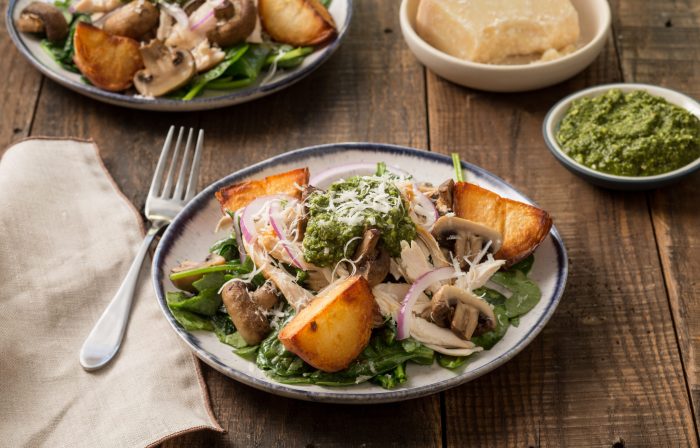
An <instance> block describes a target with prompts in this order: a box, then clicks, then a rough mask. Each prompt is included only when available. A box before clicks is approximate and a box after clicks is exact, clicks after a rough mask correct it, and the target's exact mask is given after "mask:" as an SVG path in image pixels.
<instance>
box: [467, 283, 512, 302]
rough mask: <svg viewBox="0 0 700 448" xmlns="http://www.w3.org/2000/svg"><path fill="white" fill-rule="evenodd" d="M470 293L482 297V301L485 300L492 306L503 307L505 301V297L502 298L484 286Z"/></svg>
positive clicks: (501, 295)
mask: <svg viewBox="0 0 700 448" xmlns="http://www.w3.org/2000/svg"><path fill="white" fill-rule="evenodd" d="M472 292H473V293H474V294H476V295H477V296H479V297H483V298H484V300H486V301H487V302H488V303H490V304H491V305H493V306H497V305H505V303H506V300H507V299H506V296H504V295H503V294H501V293H500V292H498V291H496V290H495V289H491V288H487V287H485V286H484V287H481V288H477V289H475V290H474V291H472Z"/></svg>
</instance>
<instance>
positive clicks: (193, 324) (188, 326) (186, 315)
mask: <svg viewBox="0 0 700 448" xmlns="http://www.w3.org/2000/svg"><path fill="white" fill-rule="evenodd" d="M170 312H171V313H172V314H173V317H174V318H175V320H177V321H178V322H179V323H180V325H182V327H183V328H184V329H185V330H187V331H196V330H204V331H212V330H214V326H213V325H212V323H211V321H209V320H207V319H205V318H203V317H202V316H198V315H197V314H195V313H190V312H189V311H184V310H176V309H175V310H174V309H172V308H170Z"/></svg>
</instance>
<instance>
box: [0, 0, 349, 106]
mask: <svg viewBox="0 0 700 448" xmlns="http://www.w3.org/2000/svg"><path fill="white" fill-rule="evenodd" d="M32 1H33V0H10V3H9V5H8V7H7V11H6V14H5V23H6V24H7V30H8V32H9V34H10V37H11V38H12V42H14V44H15V46H16V47H17V49H18V50H19V52H20V53H21V54H22V55H23V56H24V57H25V58H27V60H28V61H29V62H30V63H31V64H32V65H33V66H34V67H36V69H38V70H39V71H40V72H41V73H43V74H44V75H46V76H47V77H49V78H51V79H52V80H54V81H56V82H57V83H59V84H61V85H63V86H65V87H68V88H69V89H71V90H74V91H76V92H78V93H81V94H83V95H86V96H88V97H90V98H94V99H96V100H98V101H103V102H105V103H109V104H114V105H117V106H123V107H129V108H132V109H145V110H156V111H167V112H185V111H193V110H209V109H217V108H220V107H226V106H233V105H235V104H240V103H245V102H248V101H252V100H254V99H257V98H261V97H263V96H266V95H269V94H271V93H274V92H277V91H279V90H282V89H284V88H286V87H289V86H291V85H292V84H294V83H296V82H297V81H299V80H301V79H302V78H304V77H305V76H307V75H309V74H310V73H311V72H313V71H314V70H316V69H317V68H318V67H319V66H321V64H323V63H324V62H325V61H326V60H328V58H329V57H331V55H332V54H333V53H334V52H335V50H337V49H338V46H339V45H340V42H341V41H342V40H343V38H344V37H345V35H346V34H347V31H348V27H349V26H350V19H351V17H352V0H333V1H332V2H331V4H330V6H329V7H328V11H329V12H330V14H331V16H333V20H334V21H335V23H336V26H337V27H338V36H337V37H336V38H335V40H333V41H332V42H330V43H329V44H327V45H325V46H323V47H320V48H318V49H316V51H314V52H313V53H312V54H310V55H308V56H307V57H306V58H305V59H304V62H303V63H302V64H301V65H299V66H298V67H296V68H293V69H289V70H279V71H278V72H277V73H276V74H275V76H274V77H273V78H272V79H270V80H268V81H267V82H266V83H265V84H264V85H260V80H261V79H262V78H264V76H263V75H264V74H263V75H261V76H260V77H259V78H258V82H256V83H255V84H252V85H250V86H248V87H244V88H242V89H239V90H235V91H230V92H224V91H213V90H209V91H204V93H203V94H202V95H201V96H199V97H197V98H195V99H193V100H189V101H183V100H177V99H169V98H155V99H149V98H143V97H140V96H137V95H134V94H130V93H118V92H108V91H106V90H102V89H100V88H97V87H95V86H92V85H88V84H85V83H84V82H83V81H82V80H81V79H80V74H77V73H72V72H70V71H68V70H65V69H64V68H62V67H61V66H59V65H58V64H57V63H56V61H54V60H53V59H52V58H51V56H49V54H48V53H47V52H46V51H44V50H43V49H42V48H41V45H40V42H41V40H40V39H39V38H37V37H36V36H32V35H29V34H26V33H20V32H19V31H17V29H16V28H15V19H17V18H18V17H19V15H20V12H21V11H22V9H24V7H25V6H27V5H28V4H29V3H31V2H32Z"/></svg>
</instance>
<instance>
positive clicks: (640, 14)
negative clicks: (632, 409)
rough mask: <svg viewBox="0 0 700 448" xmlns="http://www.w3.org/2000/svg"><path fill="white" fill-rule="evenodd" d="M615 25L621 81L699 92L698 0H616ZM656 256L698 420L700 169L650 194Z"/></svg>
mask: <svg viewBox="0 0 700 448" xmlns="http://www.w3.org/2000/svg"><path fill="white" fill-rule="evenodd" d="M616 9H617V18H618V19H617V21H616V23H615V27H616V30H617V33H618V34H619V35H621V36H622V37H623V39H621V40H620V45H619V49H620V56H621V59H622V70H623V75H624V78H625V81H629V82H643V83H649V84H658V85H662V86H664V87H669V88H672V89H676V90H679V91H681V92H684V93H686V94H687V95H690V96H691V97H694V98H700V45H698V42H700V9H698V3H697V2H691V1H681V2H678V1H670V0H664V1H656V2H642V3H640V2H635V1H631V0H625V1H618V5H617V8H616ZM649 198H650V204H651V211H652V218H653V221H654V229H655V233H656V239H657V243H658V247H659V251H660V254H661V264H662V267H663V271H664V278H665V280H666V287H667V290H668V294H669V297H670V302H671V308H672V310H673V317H674V321H675V324H676V332H677V337H678V340H679V343H680V348H681V354H682V355H683V360H684V367H685V371H686V375H687V382H688V386H689V389H690V392H691V398H692V402H693V404H694V410H695V420H696V423H697V422H700V412H699V408H700V354H699V353H698V350H700V313H699V311H700V288H698V282H697V280H696V277H697V275H698V273H699V272H700V257H698V253H699V252H700V236H699V235H698V224H699V221H698V212H697V205H696V204H697V202H698V200H700V174H695V175H693V176H691V177H689V178H687V179H685V180H683V181H681V182H680V183H678V184H676V185H673V186H670V187H667V188H663V189H659V190H656V191H654V192H651V193H650V194H649Z"/></svg>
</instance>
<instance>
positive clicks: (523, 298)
mask: <svg viewBox="0 0 700 448" xmlns="http://www.w3.org/2000/svg"><path fill="white" fill-rule="evenodd" d="M491 281H492V282H494V283H496V284H498V285H501V286H503V287H504V288H507V289H508V290H510V292H511V293H512V294H511V296H510V297H508V299H506V303H505V307H506V314H507V315H508V317H517V316H522V315H523V314H525V313H527V312H528V311H530V310H531V309H532V308H534V307H535V305H537V303H538V302H539V301H540V298H541V297H542V293H541V292H540V288H539V287H538V286H537V284H536V283H535V282H533V281H532V280H530V279H529V278H527V276H526V275H525V274H523V273H522V272H521V271H499V272H496V273H495V274H494V275H493V277H491Z"/></svg>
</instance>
